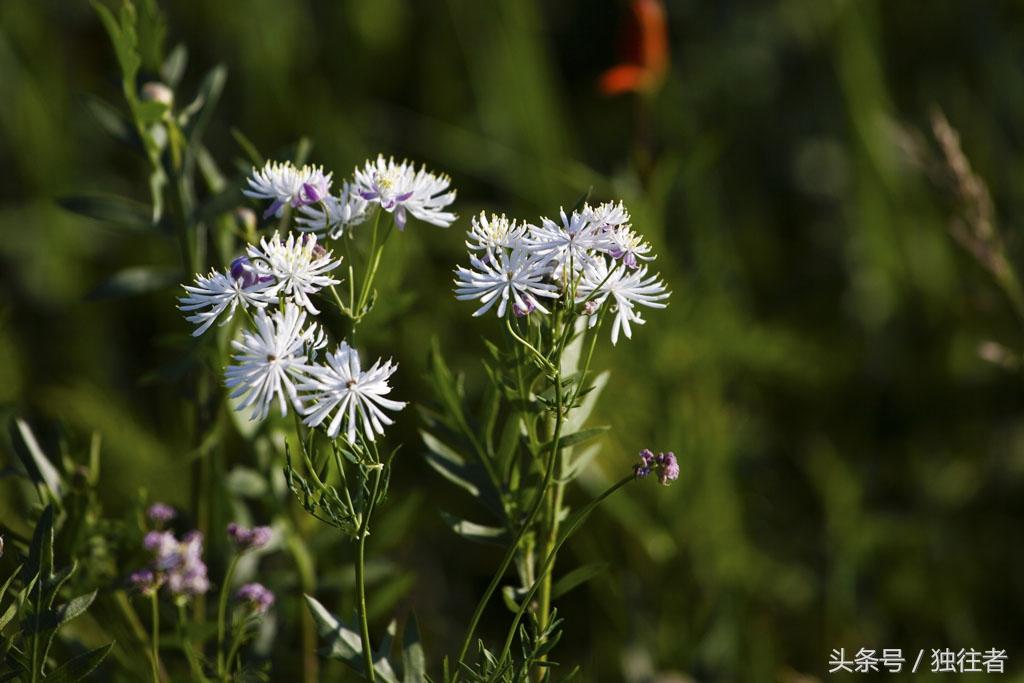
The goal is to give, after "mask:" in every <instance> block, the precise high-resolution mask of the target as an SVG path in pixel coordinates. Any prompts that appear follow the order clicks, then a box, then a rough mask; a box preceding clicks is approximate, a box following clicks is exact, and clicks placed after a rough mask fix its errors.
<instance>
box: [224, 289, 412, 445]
mask: <svg viewBox="0 0 1024 683" xmlns="http://www.w3.org/2000/svg"><path fill="white" fill-rule="evenodd" d="M306 319H307V314H306V311H304V310H302V309H301V308H299V307H298V306H297V305H295V304H294V303H291V302H289V303H286V304H285V305H284V307H283V308H282V309H280V310H278V311H275V312H274V314H273V315H267V313H266V311H264V310H260V311H259V312H257V314H256V318H255V327H256V329H255V330H248V329H246V330H243V331H242V334H241V338H240V339H236V340H235V341H233V342H231V345H232V347H234V349H235V352H236V353H235V354H234V356H233V360H234V362H233V363H232V364H231V365H230V366H228V369H227V370H226V372H225V376H226V380H225V384H226V385H227V387H228V388H229V389H231V390H232V392H231V398H233V399H240V402H239V404H238V406H237V407H238V410H245V409H250V408H251V410H252V419H254V420H262V419H264V418H266V417H267V415H268V414H269V413H270V409H271V407H272V406H273V405H274V404H275V403H276V404H277V405H278V408H279V409H280V411H281V415H285V414H287V412H288V406H289V405H291V406H292V407H293V408H294V409H295V410H296V411H297V412H298V413H299V414H300V415H302V416H303V422H304V423H305V424H306V426H308V427H311V428H312V427H317V426H320V425H321V424H323V423H325V422H327V427H326V431H327V435H328V436H329V437H331V438H334V437H336V436H338V435H339V434H340V433H341V432H342V431H343V429H344V433H345V438H346V439H347V440H348V442H349V443H355V441H356V436H357V433H358V432H359V430H360V427H361V428H362V434H363V437H364V438H366V439H367V440H369V441H373V440H374V439H375V437H376V435H379V434H383V433H384V427H385V426H387V425H390V424H392V423H393V421H392V420H391V418H390V417H388V415H387V414H386V413H385V412H384V409H387V410H401V409H402V408H404V407H405V403H403V402H401V401H395V400H392V399H389V398H387V395H388V394H389V393H390V392H391V385H390V384H389V383H388V380H389V378H390V377H391V375H393V374H394V373H395V371H396V370H397V369H398V365H397V364H396V363H393V362H392V361H390V360H388V361H386V362H384V361H382V360H381V359H378V360H377V362H376V363H374V364H373V365H372V366H371V367H370V368H369V369H368V370H363V369H362V366H361V364H360V361H359V353H358V352H357V351H356V350H355V349H354V348H352V347H351V346H349V345H348V344H347V343H346V342H344V341H343V342H341V344H340V345H339V346H338V347H337V349H336V350H335V351H334V352H333V353H327V354H326V363H323V364H321V363H318V362H317V356H318V354H319V351H320V350H321V349H323V348H324V347H325V346H326V345H327V338H326V335H325V334H324V332H323V329H322V328H321V327H320V326H319V325H318V324H317V323H315V322H311V323H309V324H307V322H306ZM332 416H333V417H332Z"/></svg>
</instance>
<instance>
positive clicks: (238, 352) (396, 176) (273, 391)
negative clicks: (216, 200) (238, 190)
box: [178, 155, 455, 443]
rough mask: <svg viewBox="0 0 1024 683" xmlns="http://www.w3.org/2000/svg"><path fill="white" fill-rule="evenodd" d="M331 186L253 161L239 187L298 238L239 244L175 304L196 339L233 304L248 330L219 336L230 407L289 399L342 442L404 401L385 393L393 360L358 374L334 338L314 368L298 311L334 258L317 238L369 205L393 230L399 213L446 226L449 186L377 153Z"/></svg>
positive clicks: (310, 171) (359, 218) (309, 333)
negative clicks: (225, 263)
mask: <svg viewBox="0 0 1024 683" xmlns="http://www.w3.org/2000/svg"><path fill="white" fill-rule="evenodd" d="M332 185H333V174H332V173H327V174H325V173H324V171H323V168H322V167H319V166H308V165H306V166H302V167H297V166H295V165H294V164H292V163H290V162H277V161H268V162H267V163H266V165H264V166H263V168H261V169H256V168H253V170H252V175H251V176H250V177H249V178H248V181H247V187H246V188H245V189H243V194H245V195H246V196H247V197H251V198H254V199H266V200H270V205H269V206H268V208H267V209H266V211H265V212H264V214H263V215H264V218H269V217H271V216H276V217H281V216H283V215H284V211H285V207H292V208H293V209H296V210H297V214H296V216H295V228H296V229H297V230H298V231H299V232H300V233H304V234H299V235H295V234H289V235H288V237H287V239H284V240H282V238H281V237H280V235H279V234H277V233H275V234H274V235H273V236H272V237H270V238H269V239H268V238H263V239H261V240H260V243H259V245H255V244H252V245H249V247H248V248H247V249H246V254H245V256H240V257H239V258H237V259H235V260H234V261H233V262H232V263H231V266H230V267H229V268H228V269H227V270H226V271H224V272H220V271H211V272H210V273H209V274H208V275H201V274H199V275H196V278H195V282H194V283H193V284H192V285H185V287H184V288H185V295H184V296H182V297H180V298H179V299H178V302H179V305H178V308H179V309H181V310H182V311H183V312H185V313H186V316H185V319H186V320H188V321H189V322H190V323H193V324H194V325H196V329H195V331H194V332H193V336H197V337H198V336H200V335H202V334H203V333H204V332H206V331H207V330H208V329H210V327H211V326H212V325H213V323H214V322H216V321H217V320H221V324H222V325H223V324H226V323H227V322H229V321H230V320H231V319H232V318H233V316H234V314H235V312H236V311H237V310H238V309H242V310H243V311H245V312H246V314H247V319H248V321H249V322H250V323H251V325H249V326H246V327H243V329H242V330H241V332H240V335H239V337H238V338H237V339H235V340H233V341H232V342H231V345H232V348H233V349H234V355H233V356H232V360H233V362H232V363H231V365H229V366H228V368H227V370H226V372H225V376H226V378H225V383H226V385H227V387H228V388H229V389H230V390H231V398H232V399H235V400H236V401H237V402H238V403H237V408H238V409H239V410H251V413H252V419H254V420H262V419H264V418H266V417H267V415H269V413H270V410H271V408H272V407H273V406H274V405H275V404H277V406H278V408H279V409H280V411H281V414H282V415H284V414H286V413H287V412H288V407H289V406H291V407H292V408H294V409H295V410H296V411H297V412H298V414H300V415H301V416H303V421H304V422H305V424H306V425H307V426H309V427H311V428H314V427H318V426H321V425H325V429H326V431H327V434H328V436H330V437H331V438H335V437H337V436H338V435H339V434H341V433H343V432H344V435H345V438H346V439H347V440H348V441H349V442H350V443H354V442H355V441H356V437H357V435H358V434H359V433H360V432H361V433H362V435H363V437H364V438H365V439H367V440H369V441H373V440H374V439H375V437H376V436H377V435H380V434H383V433H384V428H385V427H386V426H387V425H390V424H392V419H391V418H390V417H389V416H388V414H387V413H386V412H385V411H396V410H401V409H402V408H403V407H405V403H402V402H400V401H395V400H392V399H389V398H387V394H389V393H390V392H391V386H390V384H389V383H388V380H389V378H390V377H391V376H392V375H393V374H394V373H395V371H396V370H397V369H398V366H397V364H395V363H393V362H392V361H390V360H388V361H386V362H385V361H383V360H382V359H378V360H377V362H375V363H374V364H373V365H372V366H371V367H370V368H369V369H367V370H363V369H362V366H361V364H360V361H359V354H358V352H357V351H356V350H355V349H354V348H352V347H351V346H349V345H348V344H347V343H346V342H344V341H342V342H341V344H340V345H339V346H338V347H337V348H336V350H335V351H334V352H333V353H327V354H326V362H325V363H323V364H320V363H318V361H317V356H318V355H319V353H320V351H321V350H322V349H323V348H324V347H325V346H326V345H327V336H326V334H325V333H324V330H323V328H322V327H320V325H318V324H317V323H316V322H315V321H309V322H307V318H308V316H311V315H317V314H319V311H318V310H317V308H316V306H315V305H314V304H313V299H312V296H313V295H315V294H317V293H318V292H320V291H321V290H323V289H324V288H327V287H333V286H334V285H337V284H339V281H338V280H335V279H334V278H333V277H332V276H331V272H332V271H334V270H335V269H336V268H337V267H338V266H339V265H341V259H340V258H337V259H335V258H334V257H333V255H332V253H331V252H330V251H328V250H327V249H325V248H324V247H323V246H321V245H320V244H318V243H317V239H318V236H319V237H321V238H324V237H325V238H327V239H338V238H339V237H341V236H342V235H344V234H345V233H346V232H347V231H350V230H351V228H353V227H354V226H356V225H359V224H360V223H363V222H365V221H366V219H367V216H368V214H369V212H370V210H371V209H372V208H373V205H374V204H376V205H377V206H378V211H381V212H387V213H390V214H392V216H393V217H394V222H395V225H397V226H398V228H399V229H403V228H404V227H405V224H406V221H407V219H408V216H409V215H412V216H413V217H415V218H417V219H419V220H421V221H424V222H426V223H431V224H433V225H437V226H440V227H448V226H449V225H451V223H452V222H453V221H454V220H455V214H453V213H451V212H449V211H446V210H445V209H446V207H448V206H449V205H450V204H451V203H452V202H453V201H454V200H455V191H454V190H452V189H450V185H451V180H450V179H449V178H448V177H447V176H444V175H435V174H433V173H430V172H428V171H427V170H426V168H420V169H419V170H416V169H415V167H414V166H413V165H412V164H410V163H409V162H405V161H403V162H401V163H395V161H394V159H385V158H384V156H383V155H381V156H378V157H377V159H375V160H370V161H367V162H366V164H365V165H364V166H363V168H361V169H360V168H357V169H356V170H355V172H354V175H353V178H352V180H351V181H349V180H345V181H342V183H341V185H340V188H339V191H338V193H337V194H331V187H332Z"/></svg>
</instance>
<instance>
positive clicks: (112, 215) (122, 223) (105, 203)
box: [57, 195, 152, 232]
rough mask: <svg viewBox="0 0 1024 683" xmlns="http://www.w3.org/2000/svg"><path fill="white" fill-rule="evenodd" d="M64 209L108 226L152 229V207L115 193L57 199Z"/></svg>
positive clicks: (141, 230) (138, 229)
mask: <svg viewBox="0 0 1024 683" xmlns="http://www.w3.org/2000/svg"><path fill="white" fill-rule="evenodd" d="M57 204H59V205H60V206H61V207H63V208H64V209H67V210H68V211H71V212H73V213H77V214H79V215H82V216H86V217H87V218H92V219H93V220H97V221H100V222H101V223H105V224H106V225H107V226H108V227H118V228H124V229H127V230H132V231H138V232H144V231H149V230H151V229H152V223H151V221H150V217H151V214H150V208H149V207H148V206H146V205H145V204H142V203H140V202H136V201H133V200H131V199H125V198H123V197H117V196H115V195H75V196H70V197H62V198H60V199H58V200H57Z"/></svg>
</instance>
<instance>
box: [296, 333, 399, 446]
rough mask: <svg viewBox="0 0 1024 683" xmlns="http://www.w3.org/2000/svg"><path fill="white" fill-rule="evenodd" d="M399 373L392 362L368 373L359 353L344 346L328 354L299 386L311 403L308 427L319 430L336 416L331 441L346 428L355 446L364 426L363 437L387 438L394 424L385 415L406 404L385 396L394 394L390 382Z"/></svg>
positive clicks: (330, 428)
mask: <svg viewBox="0 0 1024 683" xmlns="http://www.w3.org/2000/svg"><path fill="white" fill-rule="evenodd" d="M397 369H398V365H397V364H393V363H392V362H391V361H390V360H388V361H387V362H384V363H382V362H381V359H377V362H376V363H374V364H373V366H372V367H371V368H370V369H369V370H366V371H365V372H364V371H363V370H362V369H361V367H360V364H359V353H358V352H357V351H356V350H355V349H353V348H352V347H351V346H349V345H348V343H346V342H342V343H341V345H340V346H339V347H338V350H337V351H335V352H334V353H328V354H327V364H326V365H315V366H313V367H312V368H310V370H309V379H308V380H307V381H305V382H303V383H302V384H301V385H300V387H299V388H300V389H302V390H303V391H304V392H305V391H308V392H310V393H308V394H305V395H304V398H306V399H308V400H309V401H310V405H309V407H307V408H306V409H305V411H304V412H305V414H306V419H305V423H306V425H307V426H309V427H316V426H317V425H319V424H321V423H322V422H323V421H324V420H326V419H327V418H328V417H330V415H331V413H334V417H333V418H332V419H331V421H330V424H329V425H328V426H327V436H329V437H331V438H332V439H333V438H334V437H336V436H338V434H339V433H340V432H341V428H342V424H344V425H345V438H346V439H348V442H349V443H355V440H356V431H357V428H358V427H359V426H360V422H361V423H362V431H363V435H364V436H365V437H366V438H367V439H369V440H370V441H373V440H374V436H375V434H381V435H383V434H384V427H385V426H386V425H390V424H393V422H394V421H393V420H392V419H391V418H390V417H388V415H387V414H386V413H385V412H384V409H386V410H401V409H402V408H404V407H405V403H403V402H401V401H394V400H392V399H389V398H385V396H386V395H387V394H388V393H390V392H391V386H390V385H389V384H388V378H389V377H391V375H393V374H394V373H395V370H397Z"/></svg>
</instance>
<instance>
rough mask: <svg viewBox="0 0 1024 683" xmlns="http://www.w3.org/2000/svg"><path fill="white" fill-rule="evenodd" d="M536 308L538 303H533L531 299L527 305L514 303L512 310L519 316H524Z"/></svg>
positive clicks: (527, 301)
mask: <svg viewBox="0 0 1024 683" xmlns="http://www.w3.org/2000/svg"><path fill="white" fill-rule="evenodd" d="M535 308H537V304H535V303H533V300H531V299H527V300H526V305H525V306H524V305H522V304H519V303H515V304H512V312H513V313H515V315H516V317H517V318H524V317H526V316H528V315H530V314H531V313H533V310H534V309H535Z"/></svg>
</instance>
